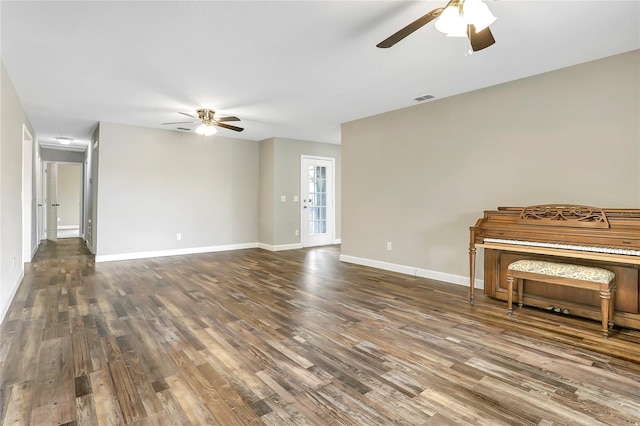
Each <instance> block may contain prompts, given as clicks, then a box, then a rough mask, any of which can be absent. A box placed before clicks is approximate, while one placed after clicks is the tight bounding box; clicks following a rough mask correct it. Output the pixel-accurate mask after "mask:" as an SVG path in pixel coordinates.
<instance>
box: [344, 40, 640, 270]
mask: <svg viewBox="0 0 640 426" xmlns="http://www.w3.org/2000/svg"><path fill="white" fill-rule="evenodd" d="M639 63H640V53H639V51H634V52H630V53H626V54H622V55H617V56H613V57H610V58H606V59H602V60H598V61H594V62H590V63H586V64H582V65H578V66H574V67H570V68H565V69H562V70H558V71H554V72H550V73H546V74H541V75H538V76H534V77H530V78H526V79H522V80H518V81H513V82H510V83H506V84H501V85H498V86H494V87H490V88H487V89H483V90H478V91H475V92H471V93H466V94H462V95H458V96H454V97H450V98H446V99H442V100H436V101H432V102H429V103H426V104H421V105H418V106H415V107H411V108H406V109H402V110H398V111H393V112H389V113H386V114H382V115H378V116H375V117H368V118H365V119H362V120H357V121H353V122H349V123H344V124H343V126H342V160H343V167H342V169H343V183H342V190H343V194H344V195H343V197H342V198H343V210H342V220H343V232H342V253H343V258H345V260H348V259H346V258H347V257H353V258H356V259H358V260H362V259H368V260H374V261H376V262H388V263H389V264H393V265H405V266H408V267H411V268H416V269H418V270H426V271H430V272H436V273H438V274H441V275H442V276H443V277H444V278H445V279H447V280H451V281H452V282H455V281H456V280H457V281H462V280H463V278H464V277H468V276H469V272H468V244H469V226H471V225H473V224H474V223H475V221H476V219H478V218H479V217H481V216H482V211H483V210H487V209H493V208H495V207H497V206H501V205H511V206H524V205H533V204H538V203H554V202H557V203H576V204H585V205H594V206H601V207H632V208H639V207H640V107H639V102H640V87H639V80H640V78H639V76H640V66H639ZM387 242H392V245H393V250H392V251H387V250H386V243H387ZM479 261H480V262H482V257H480V259H479ZM480 264H481V263H480ZM423 272H424V271H423ZM477 272H478V273H479V274H480V276H482V268H481V267H478V271H477ZM438 274H431V276H437V275H438Z"/></svg>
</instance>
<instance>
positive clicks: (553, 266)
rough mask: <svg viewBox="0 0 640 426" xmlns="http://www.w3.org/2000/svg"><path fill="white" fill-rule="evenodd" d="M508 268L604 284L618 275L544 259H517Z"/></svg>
mask: <svg viewBox="0 0 640 426" xmlns="http://www.w3.org/2000/svg"><path fill="white" fill-rule="evenodd" d="M508 269H509V270H512V271H521V272H531V273H533V274H542V275H550V276H554V277H562V278H572V279H574V280H582V281H590V282H596V283H604V284H608V283H610V282H611V281H612V280H613V279H614V278H615V276H616V275H615V274H614V273H613V272H611V271H608V270H606V269H601V268H592V267H590V266H580V265H570V264H566V263H555V262H545V261H543V260H517V261H515V262H513V263H511V264H510V265H509V267H508Z"/></svg>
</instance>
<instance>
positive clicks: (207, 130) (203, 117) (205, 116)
mask: <svg viewBox="0 0 640 426" xmlns="http://www.w3.org/2000/svg"><path fill="white" fill-rule="evenodd" d="M196 112H197V113H198V115H197V116H195V115H192V114H187V113H186V112H178V114H182V115H186V116H187V117H191V118H193V119H194V120H196V121H177V122H174V123H162V125H163V126H165V125H171V124H197V123H200V126H198V128H196V133H197V134H199V135H205V136H211V135H213V134H215V133H216V132H217V131H218V130H217V129H216V127H223V128H225V129H229V130H233V131H235V132H241V131H243V130H244V129H243V128H242V127H238V126H232V125H231V124H226V122H227V121H240V119H239V118H238V117H220V118H214V115H215V113H216V112H215V111H214V110H212V109H205V108H201V109H199V110H197V111H196ZM184 130H189V129H184Z"/></svg>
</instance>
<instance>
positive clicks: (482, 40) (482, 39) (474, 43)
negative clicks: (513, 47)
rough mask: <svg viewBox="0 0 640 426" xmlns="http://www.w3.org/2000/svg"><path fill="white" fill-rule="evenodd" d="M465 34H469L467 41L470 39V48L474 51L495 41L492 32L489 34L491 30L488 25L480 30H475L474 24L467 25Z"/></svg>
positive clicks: (484, 47)
mask: <svg viewBox="0 0 640 426" xmlns="http://www.w3.org/2000/svg"><path fill="white" fill-rule="evenodd" d="M467 35H468V36H469V41H471V48H472V49H473V51H474V52H477V51H478V50H482V49H486V48H487V47H489V46H491V45H492V44H494V43H495V42H496V40H495V39H494V38H493V34H491V30H490V29H489V27H487V28H485V29H484V30H482V31H480V32H476V27H475V25H469V27H468V29H467Z"/></svg>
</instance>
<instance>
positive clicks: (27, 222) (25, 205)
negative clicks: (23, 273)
mask: <svg viewBox="0 0 640 426" xmlns="http://www.w3.org/2000/svg"><path fill="white" fill-rule="evenodd" d="M21 201H22V263H28V262H31V254H32V250H31V234H32V232H31V230H32V227H33V219H32V217H31V213H32V207H31V205H32V203H33V136H31V133H30V132H29V129H28V128H27V125H26V124H24V123H23V124H22V193H21Z"/></svg>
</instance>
